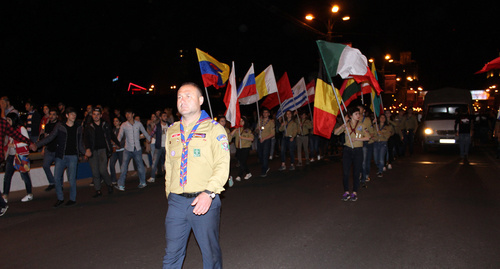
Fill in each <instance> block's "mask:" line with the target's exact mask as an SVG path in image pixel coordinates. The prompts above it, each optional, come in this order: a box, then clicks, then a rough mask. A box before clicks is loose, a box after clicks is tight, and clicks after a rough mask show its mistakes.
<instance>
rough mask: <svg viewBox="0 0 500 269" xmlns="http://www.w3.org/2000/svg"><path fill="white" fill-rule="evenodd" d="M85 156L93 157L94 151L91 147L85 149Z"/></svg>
mask: <svg viewBox="0 0 500 269" xmlns="http://www.w3.org/2000/svg"><path fill="white" fill-rule="evenodd" d="M85 157H87V158H90V157H92V151H90V149H87V150H86V151H85Z"/></svg>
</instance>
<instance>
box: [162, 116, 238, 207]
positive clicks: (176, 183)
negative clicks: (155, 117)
mask: <svg viewBox="0 0 500 269" xmlns="http://www.w3.org/2000/svg"><path fill="white" fill-rule="evenodd" d="M203 118H207V120H205V121H203V122H201V123H200V125H199V126H198V129H196V131H195V132H194V133H193V136H192V139H191V140H190V141H189V144H188V146H187V150H188V157H187V175H186V177H187V182H186V185H185V186H184V187H183V186H181V184H180V170H181V159H182V158H181V156H182V149H183V144H182V140H181V129H180V125H181V122H175V123H174V124H172V125H170V127H169V128H168V129H167V143H166V145H165V151H166V154H165V156H166V158H165V173H166V174H165V192H166V195H167V198H168V195H169V194H170V193H177V194H181V193H196V192H202V191H205V190H208V191H211V192H214V193H218V194H219V193H221V192H222V191H223V190H224V187H223V186H224V184H226V181H227V179H228V177H229V159H230V155H229V141H228V139H227V134H226V130H224V128H223V127H222V126H221V125H220V124H218V123H217V122H216V121H214V120H212V119H210V118H209V116H208V114H207V113H206V112H205V111H204V110H202V115H201V117H200V119H203ZM196 123H197V121H195V122H193V123H191V124H189V125H187V126H184V137H185V139H186V141H187V139H188V136H189V134H190V133H191V130H192V129H193V127H194V126H195V125H196Z"/></svg>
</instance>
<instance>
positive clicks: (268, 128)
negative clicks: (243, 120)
mask: <svg viewBox="0 0 500 269" xmlns="http://www.w3.org/2000/svg"><path fill="white" fill-rule="evenodd" d="M255 132H256V133H258V134H259V135H260V137H268V136H270V135H274V134H275V133H276V127H275V125H274V120H272V119H268V120H267V121H266V120H262V119H261V120H260V125H259V126H257V130H255ZM260 137H259V138H260Z"/></svg>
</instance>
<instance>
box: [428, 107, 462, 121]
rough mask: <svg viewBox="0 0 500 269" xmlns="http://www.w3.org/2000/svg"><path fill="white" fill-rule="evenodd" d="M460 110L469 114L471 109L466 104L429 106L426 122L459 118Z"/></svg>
mask: <svg viewBox="0 0 500 269" xmlns="http://www.w3.org/2000/svg"><path fill="white" fill-rule="evenodd" d="M460 110H463V111H467V113H469V108H468V107H467V105H466V104H460V105H449V104H447V105H434V106H429V110H428V111H427V115H426V116H425V120H452V119H455V118H456V117H457V114H458V111H460Z"/></svg>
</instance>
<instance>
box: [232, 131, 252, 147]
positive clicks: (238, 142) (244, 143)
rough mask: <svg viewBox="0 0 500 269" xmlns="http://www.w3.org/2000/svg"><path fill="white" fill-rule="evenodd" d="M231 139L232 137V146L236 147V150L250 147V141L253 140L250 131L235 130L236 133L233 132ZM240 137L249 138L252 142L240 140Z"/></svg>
mask: <svg viewBox="0 0 500 269" xmlns="http://www.w3.org/2000/svg"><path fill="white" fill-rule="evenodd" d="M240 132H241V133H240ZM233 137H234V144H235V145H236V148H238V149H241V148H250V147H252V141H253V139H254V136H253V134H252V131H250V129H245V130H236V132H234V136H233ZM241 137H245V138H251V139H252V141H249V140H245V139H241Z"/></svg>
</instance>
